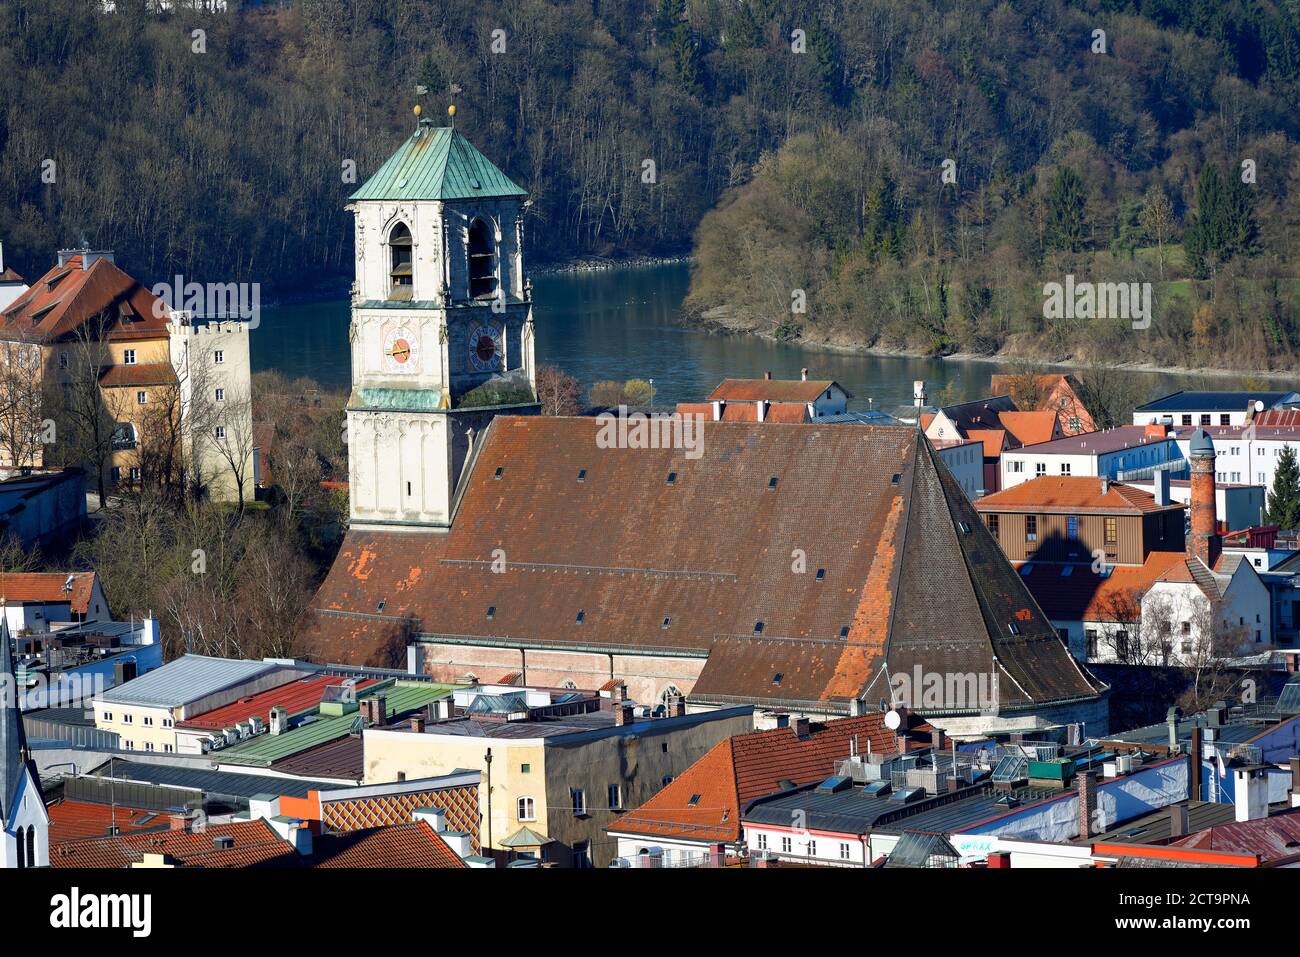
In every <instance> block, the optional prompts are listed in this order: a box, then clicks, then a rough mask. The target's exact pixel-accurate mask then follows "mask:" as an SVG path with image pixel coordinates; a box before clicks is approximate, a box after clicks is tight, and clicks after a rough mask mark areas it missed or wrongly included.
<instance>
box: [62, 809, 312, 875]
mask: <svg viewBox="0 0 1300 957" xmlns="http://www.w3.org/2000/svg"><path fill="white" fill-rule="evenodd" d="M218 837H228V838H231V839H232V840H233V842H234V843H233V845H232V846H230V847H221V846H218V844H217V843H216V838H218ZM146 854H163V855H165V856H166V857H168V858H169V859H171V861H172V862H173V863H174V864H176V865H178V866H181V867H217V868H238V867H258V866H265V865H272V866H283V865H288V866H296V865H297V864H298V860H297V858H298V854H297V852H296V851H295V850H294V849H293V846H292V845H291V844H289V842H288V841H285V840H282V839H281V838H280V836H279V835H278V834H276V833H275V831H273V830H272V829H271V828H270V826H269V825H268V824H267V823H266V822H265V821H261V820H258V821H236V822H234V823H230V824H210V825H208V826H207V827H206V828H204V829H203V830H202V831H183V830H175V831H159V832H156V833H155V832H141V833H137V834H122V835H118V836H117V837H103V838H97V839H93V840H85V841H70V842H68V843H65V844H60V845H58V846H57V847H51V848H50V866H51V867H76V868H123V867H130V866H131V865H132V864H138V863H140V862H141V861H143V860H144V856H145V855H146Z"/></svg>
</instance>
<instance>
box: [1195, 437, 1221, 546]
mask: <svg viewBox="0 0 1300 957" xmlns="http://www.w3.org/2000/svg"><path fill="white" fill-rule="evenodd" d="M1188 452H1189V453H1190V457H1191V460H1192V503H1191V513H1192V522H1191V524H1192V531H1191V537H1189V538H1188V539H1187V557H1188V558H1199V559H1200V560H1201V561H1202V562H1204V563H1205V565H1206V567H1207V568H1213V567H1214V563H1215V562H1217V561H1218V560H1219V551H1220V549H1221V548H1222V547H1223V540H1222V539H1221V538H1220V537H1219V535H1218V533H1217V532H1216V530H1215V512H1216V506H1215V488H1214V460H1215V452H1214V443H1213V442H1211V441H1210V435H1209V433H1208V432H1206V431H1205V430H1204V429H1197V430H1196V434H1195V435H1193V436H1192V441H1191V446H1190V447H1189V449H1188Z"/></svg>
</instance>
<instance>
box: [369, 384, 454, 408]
mask: <svg viewBox="0 0 1300 957" xmlns="http://www.w3.org/2000/svg"><path fill="white" fill-rule="evenodd" d="M348 408H349V409H354V410H357V411H371V412H374V411H380V412H438V411H440V410H443V409H446V408H447V405H446V403H445V402H443V398H442V392H441V390H439V389H383V388H379V389H376V388H369V389H354V390H353V392H352V396H351V398H350V399H349V400H348Z"/></svg>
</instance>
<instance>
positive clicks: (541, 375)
mask: <svg viewBox="0 0 1300 957" xmlns="http://www.w3.org/2000/svg"><path fill="white" fill-rule="evenodd" d="M537 401H539V402H540V403H541V404H542V415H577V414H579V413H580V412H581V411H582V386H581V385H579V384H578V380H577V379H575V378H574V377H573V376H571V375H569V374H568V373H567V372H565V371H564V370H563V369H561V368H559V367H558V366H553V365H541V366H538V367H537Z"/></svg>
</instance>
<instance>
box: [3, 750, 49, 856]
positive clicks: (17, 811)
mask: <svg viewBox="0 0 1300 957" xmlns="http://www.w3.org/2000/svg"><path fill="white" fill-rule="evenodd" d="M5 800H9V797H6V798H5ZM12 800H13V804H14V810H13V811H12V813H10V815H9V817H8V818H7V819H5V820H3V821H0V867H3V868H13V867H18V866H20V864H21V866H23V867H48V866H49V863H50V816H49V814H48V813H47V812H46V810H45V800H44V798H42V797H41V789H40V787H39V786H38V785H37V782H36V781H35V779H34V778H33V777H32V772H31V769H30V768H24V769H23V776H22V782H21V783H20V784H19V785H18V789H17V791H16V792H15V794H14V795H13V798H12ZM6 810H8V809H6Z"/></svg>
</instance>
